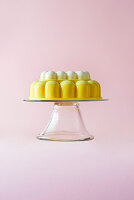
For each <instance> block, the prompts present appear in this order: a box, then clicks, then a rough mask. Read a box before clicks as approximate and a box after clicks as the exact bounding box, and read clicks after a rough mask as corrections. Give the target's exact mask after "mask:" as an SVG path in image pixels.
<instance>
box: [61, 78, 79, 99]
mask: <svg viewBox="0 0 134 200" xmlns="http://www.w3.org/2000/svg"><path fill="white" fill-rule="evenodd" d="M75 97H76V92H75V84H74V83H73V82H72V81H68V80H67V81H62V82H61V98H65V99H67V98H75Z"/></svg>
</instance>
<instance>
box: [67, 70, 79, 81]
mask: <svg viewBox="0 0 134 200" xmlns="http://www.w3.org/2000/svg"><path fill="white" fill-rule="evenodd" d="M66 73H67V77H68V80H75V79H77V74H76V73H75V72H73V71H68V72H66Z"/></svg>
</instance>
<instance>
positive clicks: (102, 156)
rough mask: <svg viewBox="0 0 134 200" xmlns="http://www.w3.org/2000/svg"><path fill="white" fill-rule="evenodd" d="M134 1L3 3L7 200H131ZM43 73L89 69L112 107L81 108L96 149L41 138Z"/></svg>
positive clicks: (1, 129) (1, 178) (2, 181)
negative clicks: (32, 94) (32, 91)
mask: <svg viewBox="0 0 134 200" xmlns="http://www.w3.org/2000/svg"><path fill="white" fill-rule="evenodd" d="M133 24H134V1H133V0H122V1H121V0H109V1H106V0H94V1H91V0H27V1H25V0H12V1H10V0H1V1H0V78H1V79H0V80H1V84H0V92H1V98H0V199H1V200H18V199H19V200H44V199H46V200H51V199H52V200H53V199H56V200H63V199H65V200H69V199H72V200H89V199H91V200H100V199H103V200H119V199H120V200H133V199H134V189H133V186H134V103H133V101H134V89H133V85H134V84H133V74H134V25H133ZM44 70H55V71H57V70H65V71H67V70H74V71H75V70H88V71H89V72H90V74H91V78H93V79H96V80H97V81H99V82H100V84H101V86H102V96H103V97H104V98H109V99H110V101H109V102H93V103H81V104H80V107H81V112H82V115H83V118H84V121H85V125H86V127H87V129H88V130H89V131H90V133H91V134H93V135H94V136H95V139H94V140H93V141H90V142H76V143H59V142H45V141H38V140H37V139H36V135H37V134H38V133H40V132H41V131H42V129H43V128H44V126H45V125H46V123H47V122H48V120H49V117H50V114H51V110H52V107H53V104H52V103H26V102H23V101H22V100H23V99H24V98H27V97H28V96H29V88H30V83H31V82H32V81H34V80H37V79H39V75H40V73H41V71H44Z"/></svg>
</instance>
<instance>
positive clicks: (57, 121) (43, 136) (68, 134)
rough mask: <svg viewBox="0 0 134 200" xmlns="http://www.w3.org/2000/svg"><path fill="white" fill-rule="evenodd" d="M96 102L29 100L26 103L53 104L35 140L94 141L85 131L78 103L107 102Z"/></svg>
mask: <svg viewBox="0 0 134 200" xmlns="http://www.w3.org/2000/svg"><path fill="white" fill-rule="evenodd" d="M107 100H108V99H98V100H47V99H46V100H29V99H26V100H24V101H26V102H54V107H53V111H52V114H51V118H50V121H49V123H48V125H47V127H46V128H45V129H44V130H43V131H42V133H40V134H39V135H38V136H37V138H38V139H40V140H49V141H62V142H71V141H86V140H92V139H94V136H92V135H90V134H89V132H88V131H87V129H86V127H85V125H84V122H83V118H82V116H81V113H80V109H79V102H92V101H107Z"/></svg>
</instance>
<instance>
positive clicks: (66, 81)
mask: <svg viewBox="0 0 134 200" xmlns="http://www.w3.org/2000/svg"><path fill="white" fill-rule="evenodd" d="M29 98H30V99H32V100H34V99H35V100H38V99H39V100H41V99H42V100H45V99H49V100H51V99H57V100H58V99H59V100H64V99H65V100H71V99H73V100H75V99H76V100H92V99H93V100H99V99H102V97H101V87H100V84H99V83H98V82H97V81H94V80H91V79H90V74H89V72H87V71H77V72H73V71H68V72H64V71H58V72H54V71H43V72H42V73H41V75H40V80H38V81H34V82H33V83H32V84H31V87H30V97H29Z"/></svg>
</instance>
